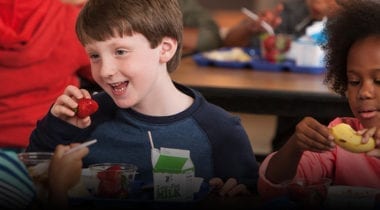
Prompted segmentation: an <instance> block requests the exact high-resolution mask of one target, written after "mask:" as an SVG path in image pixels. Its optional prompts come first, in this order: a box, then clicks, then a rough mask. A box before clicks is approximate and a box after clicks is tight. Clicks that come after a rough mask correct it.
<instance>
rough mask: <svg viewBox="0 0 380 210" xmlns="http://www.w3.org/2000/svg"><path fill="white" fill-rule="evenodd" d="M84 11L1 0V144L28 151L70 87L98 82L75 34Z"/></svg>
mask: <svg viewBox="0 0 380 210" xmlns="http://www.w3.org/2000/svg"><path fill="white" fill-rule="evenodd" d="M79 10H80V8H79V7H76V6H72V5H68V4H63V3H61V2H60V1H58V0H29V1H16V0H3V1H1V2H0V83H1V85H2V88H1V90H0V133H1V136H0V147H2V148H7V149H15V150H16V151H22V150H24V149H25V148H26V146H27V145H28V143H29V136H30V134H31V132H32V130H33V129H34V128H35V126H36V123H37V120H39V119H41V118H42V117H43V115H45V114H46V109H49V107H50V106H51V105H52V104H53V102H54V100H55V98H57V97H58V96H59V95H60V93H62V91H63V90H64V89H65V87H66V86H67V85H75V86H77V87H79V85H80V79H81V78H86V79H87V80H89V81H92V78H91V75H90V61H89V59H88V57H87V55H86V53H85V51H84V50H83V48H82V46H81V45H80V43H79V41H78V40H77V38H76V36H75V27H74V24H75V20H76V17H77V14H78V13H79ZM79 75H80V76H79Z"/></svg>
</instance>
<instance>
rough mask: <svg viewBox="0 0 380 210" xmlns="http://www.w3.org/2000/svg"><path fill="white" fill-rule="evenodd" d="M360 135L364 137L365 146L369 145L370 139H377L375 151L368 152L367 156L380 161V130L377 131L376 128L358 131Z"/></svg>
mask: <svg viewBox="0 0 380 210" xmlns="http://www.w3.org/2000/svg"><path fill="white" fill-rule="evenodd" d="M358 134H360V135H362V136H363V138H362V143H363V144H365V143H367V142H368V140H369V138H370V137H373V138H374V139H375V149H374V150H372V151H369V152H367V153H366V154H367V155H369V156H374V157H377V158H379V159H380V129H377V128H376V127H373V128H370V129H363V130H360V131H358Z"/></svg>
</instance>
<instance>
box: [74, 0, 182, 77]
mask: <svg viewBox="0 0 380 210" xmlns="http://www.w3.org/2000/svg"><path fill="white" fill-rule="evenodd" d="M182 30H183V23H182V13H181V10H180V7H179V4H178V1H177V0H89V1H88V2H87V3H86V4H85V6H84V7H83V9H82V11H81V12H80V14H79V16H78V19H77V23H76V33H77V36H78V38H79V41H80V42H81V43H82V44H83V45H86V44H88V43H90V42H92V41H105V40H107V39H109V38H111V37H118V36H119V37H122V36H131V35H132V34H133V33H135V32H137V33H141V34H142V35H144V36H145V37H146V38H147V40H148V41H149V43H150V46H151V48H155V47H157V46H158V44H160V42H161V41H162V39H163V38H164V37H170V38H173V39H175V40H177V42H178V47H177V51H176V53H175V55H174V56H173V58H172V59H171V60H170V61H169V62H168V64H167V69H168V71H169V72H172V71H174V70H175V69H176V68H177V66H178V65H179V62H180V59H181V51H182Z"/></svg>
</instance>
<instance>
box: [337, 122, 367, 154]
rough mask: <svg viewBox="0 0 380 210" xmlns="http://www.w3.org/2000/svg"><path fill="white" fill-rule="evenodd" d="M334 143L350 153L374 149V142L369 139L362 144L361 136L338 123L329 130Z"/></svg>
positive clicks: (345, 125)
mask: <svg viewBox="0 0 380 210" xmlns="http://www.w3.org/2000/svg"><path fill="white" fill-rule="evenodd" d="M331 133H332V135H333V136H334V142H335V143H336V144H337V145H339V146H340V147H342V148H343V149H346V150H348V151H350V152H355V153H361V152H368V151H371V150H373V149H374V148H375V140H374V139H373V138H372V137H371V138H370V139H369V140H368V142H367V143H365V144H363V143H362V142H361V141H362V136H361V135H359V134H358V133H357V132H356V131H355V130H354V129H352V127H351V126H350V125H348V124H346V123H340V124H338V125H335V126H333V127H332V128H331Z"/></svg>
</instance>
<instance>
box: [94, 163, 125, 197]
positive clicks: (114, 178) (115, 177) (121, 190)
mask: <svg viewBox="0 0 380 210" xmlns="http://www.w3.org/2000/svg"><path fill="white" fill-rule="evenodd" d="M121 170H122V168H121V167H120V166H119V165H113V166H111V167H109V168H107V169H106V170H104V171H101V172H98V173H97V177H98V179H99V181H100V182H99V186H98V195H99V196H100V197H107V198H125V197H127V196H128V190H127V187H128V185H127V180H126V177H125V175H123V174H122V171H121Z"/></svg>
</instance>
